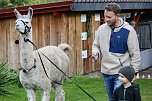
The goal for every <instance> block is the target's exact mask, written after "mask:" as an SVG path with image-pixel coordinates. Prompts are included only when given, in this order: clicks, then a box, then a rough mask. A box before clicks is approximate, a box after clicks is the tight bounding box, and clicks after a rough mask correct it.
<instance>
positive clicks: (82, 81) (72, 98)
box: [0, 76, 152, 101]
mask: <svg viewBox="0 0 152 101" xmlns="http://www.w3.org/2000/svg"><path fill="white" fill-rule="evenodd" d="M72 79H74V82H76V84H78V85H79V86H81V87H82V88H83V89H85V91H87V92H88V93H89V94H90V95H92V96H93V97H94V98H95V99H96V100H97V101H107V94H106V90H105V86H104V82H103V79H102V78H90V77H86V76H79V77H75V78H72ZM136 83H138V84H139V86H140V90H141V91H140V92H141V96H142V101H151V99H152V93H151V92H152V85H151V84H152V79H138V80H136ZM63 87H64V90H65V94H66V101H93V100H92V99H91V98H89V97H88V96H87V95H86V94H85V93H84V92H83V91H82V90H80V89H79V88H78V87H77V86H76V85H75V84H74V83H70V81H69V80H65V83H64V86H63ZM7 89H9V90H10V91H11V92H12V93H13V94H12V95H9V96H0V99H1V100H0V101H27V97H26V92H25V90H24V88H20V87H18V85H17V84H12V85H9V86H8V87H7ZM54 95H55V94H54V91H53V90H52V91H51V100H50V101H54ZM36 101H41V92H40V91H38V92H37V100H36Z"/></svg>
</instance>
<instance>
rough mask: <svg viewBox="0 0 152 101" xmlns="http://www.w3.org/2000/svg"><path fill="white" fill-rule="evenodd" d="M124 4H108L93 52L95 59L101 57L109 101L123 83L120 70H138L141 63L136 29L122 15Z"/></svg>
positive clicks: (96, 36)
mask: <svg viewBox="0 0 152 101" xmlns="http://www.w3.org/2000/svg"><path fill="white" fill-rule="evenodd" d="M120 10H121V8H120V6H119V5H118V4H116V3H109V4H108V5H107V6H106V7H105V11H104V19H105V22H106V23H105V24H103V25H101V26H100V27H99V28H98V30H97V31H96V32H95V39H94V42H93V45H92V54H93V57H94V59H95V60H97V59H98V57H99V56H101V57H102V59H101V72H102V73H103V78H104V82H105V86H106V90H107V93H108V99H109V101H110V100H111V98H112V94H113V91H114V90H115V89H116V88H117V87H118V86H120V85H121V83H120V81H119V79H118V77H119V75H118V70H119V69H120V68H121V67H122V66H128V65H131V66H133V67H134V68H135V70H136V72H137V71H138V69H139V66H140V49H139V43H138V38H137V34H136V31H135V30H134V28H133V27H132V26H130V25H129V24H128V23H127V22H124V21H123V20H122V18H120V16H119V13H120Z"/></svg>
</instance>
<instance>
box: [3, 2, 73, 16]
mask: <svg viewBox="0 0 152 101" xmlns="http://www.w3.org/2000/svg"><path fill="white" fill-rule="evenodd" d="M71 4H73V1H64V2H54V3H47V4H38V5H30V6H23V7H16V9H17V10H18V11H19V12H21V13H22V14H24V13H27V9H28V8H29V7H31V8H33V10H34V12H33V13H34V14H43V13H48V12H52V13H54V12H55V13H56V12H62V11H71V9H70V6H71ZM14 9H15V8H7V9H0V18H8V17H14V16H15V14H14Z"/></svg>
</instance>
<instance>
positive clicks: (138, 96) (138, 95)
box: [134, 89, 141, 101]
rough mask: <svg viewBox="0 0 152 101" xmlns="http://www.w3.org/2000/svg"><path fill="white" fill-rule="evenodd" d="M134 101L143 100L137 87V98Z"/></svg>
mask: <svg viewBox="0 0 152 101" xmlns="http://www.w3.org/2000/svg"><path fill="white" fill-rule="evenodd" d="M134 101H141V95H140V91H139V89H135V100H134Z"/></svg>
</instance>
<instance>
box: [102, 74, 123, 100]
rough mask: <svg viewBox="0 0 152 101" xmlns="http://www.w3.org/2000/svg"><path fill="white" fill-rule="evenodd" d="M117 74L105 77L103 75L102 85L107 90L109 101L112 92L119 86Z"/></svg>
mask: <svg viewBox="0 0 152 101" xmlns="http://www.w3.org/2000/svg"><path fill="white" fill-rule="evenodd" d="M118 77H119V74H114V75H107V74H103V78H104V84H105V87H106V90H107V94H108V99H109V101H111V99H112V95H113V92H114V90H115V89H116V88H117V87H119V86H120V85H121V82H120V81H119V79H118Z"/></svg>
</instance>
